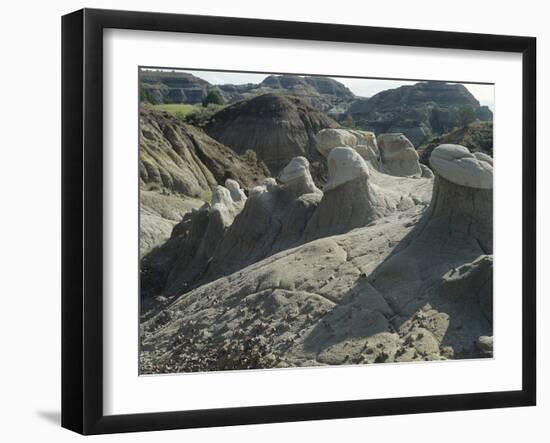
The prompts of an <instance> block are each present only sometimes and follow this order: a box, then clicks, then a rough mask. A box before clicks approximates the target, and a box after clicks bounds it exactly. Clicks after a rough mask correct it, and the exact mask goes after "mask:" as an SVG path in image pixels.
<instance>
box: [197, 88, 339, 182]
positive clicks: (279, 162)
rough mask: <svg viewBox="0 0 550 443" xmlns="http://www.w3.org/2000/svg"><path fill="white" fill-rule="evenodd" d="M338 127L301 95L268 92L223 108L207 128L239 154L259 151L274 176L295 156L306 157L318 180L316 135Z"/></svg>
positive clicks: (319, 170)
mask: <svg viewBox="0 0 550 443" xmlns="http://www.w3.org/2000/svg"><path fill="white" fill-rule="evenodd" d="M336 127H338V124H337V123H336V122H335V121H334V120H332V119H331V118H330V117H327V116H326V115H325V114H323V113H322V112H320V111H317V110H315V109H313V108H312V107H311V106H309V105H308V104H307V103H306V102H305V101H303V100H302V99H300V98H299V97H295V96H286V95H282V94H265V95H261V96H258V97H255V98H252V99H250V100H246V101H243V102H239V103H235V104H234V105H231V106H228V107H227V108H224V109H223V110H221V111H220V112H218V113H216V114H215V115H214V116H213V117H212V120H211V121H210V122H209V124H208V125H207V126H206V128H205V130H206V132H207V133H208V134H209V135H210V136H212V137H213V138H215V139H216V140H219V141H220V142H222V143H223V144H225V145H227V146H229V147H231V148H232V149H234V150H235V151H236V152H238V153H240V154H242V153H244V152H246V151H247V150H249V149H250V150H252V151H254V152H256V154H257V156H258V158H259V159H260V160H262V161H263V162H265V164H266V165H267V167H268V168H269V170H270V171H271V174H272V175H273V176H276V175H278V174H279V172H280V171H281V170H282V169H283V168H284V167H285V166H286V165H287V164H288V162H289V161H290V160H291V159H292V158H294V157H297V156H303V157H306V158H307V159H308V160H309V161H310V163H311V164H312V169H313V175H314V178H315V179H316V180H317V179H321V178H322V174H323V170H322V164H321V163H320V162H321V160H322V158H321V156H320V155H319V154H318V152H317V148H316V141H315V134H316V133H317V132H318V131H319V130H321V129H323V128H336Z"/></svg>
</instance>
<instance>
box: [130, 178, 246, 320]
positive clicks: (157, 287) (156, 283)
mask: <svg viewBox="0 0 550 443" xmlns="http://www.w3.org/2000/svg"><path fill="white" fill-rule="evenodd" d="M229 185H230V187H231V188H232V190H233V193H232V192H231V191H230V190H229V189H227V188H225V187H223V186H217V187H216V188H215V190H214V193H213V196H212V205H210V204H208V203H205V204H204V205H203V206H202V207H201V208H200V209H198V210H193V211H191V212H189V213H187V214H185V216H184V217H183V219H182V220H181V222H180V223H178V224H177V225H176V226H175V227H174V229H173V230H172V235H171V238H170V239H169V240H168V241H167V242H166V243H164V244H163V245H162V246H160V247H159V248H157V249H155V250H153V251H152V252H150V253H149V254H148V255H146V256H145V257H144V258H143V259H142V260H141V267H140V270H141V275H140V280H141V288H140V290H141V298H142V302H145V303H146V306H144V309H142V312H143V311H147V310H148V309H149V307H150V306H149V305H151V304H152V300H151V298H152V297H154V296H158V295H160V294H163V295H169V294H173V293H181V292H184V291H185V290H187V289H188V287H189V286H190V285H191V284H192V283H193V282H194V281H195V280H197V279H198V278H199V277H200V276H201V275H202V274H203V273H204V272H205V271H206V270H207V267H208V264H209V261H210V259H211V257H212V256H213V255H214V254H215V252H216V249H217V247H218V245H219V244H220V243H221V241H222V240H223V237H224V235H225V232H226V230H227V229H228V228H229V226H231V224H232V223H233V220H234V219H235V217H236V216H237V214H239V212H240V211H241V210H242V209H243V207H244V204H245V201H246V197H245V196H244V195H243V193H242V190H241V189H240V186H239V185H238V183H236V182H235V181H233V180H232V181H230V182H229ZM234 196H235V197H236V198H234ZM243 197H245V198H244V199H243Z"/></svg>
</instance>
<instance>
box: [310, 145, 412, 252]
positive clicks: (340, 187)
mask: <svg viewBox="0 0 550 443" xmlns="http://www.w3.org/2000/svg"><path fill="white" fill-rule="evenodd" d="M328 169H329V179H328V182H327V184H326V186H325V187H324V188H323V193H324V195H323V198H322V199H321V202H320V204H319V207H318V208H317V210H316V211H315V213H314V214H313V217H312V218H311V220H310V221H309V223H308V225H307V228H306V231H305V239H306V241H310V240H313V239H316V238H320V237H327V236H330V235H335V234H342V233H344V232H348V231H350V230H352V229H354V228H358V227H362V226H366V225H368V224H369V223H371V222H373V221H374V220H376V219H379V218H381V217H384V216H386V215H389V214H391V213H392V212H395V211H398V210H405V209H410V208H412V207H413V206H414V205H415V202H414V201H413V200H412V199H411V198H410V197H408V196H404V195H400V194H398V193H397V192H395V191H392V190H388V189H382V188H380V187H378V186H376V185H373V184H372V183H371V179H370V177H371V174H370V173H369V168H368V166H367V164H366V162H365V160H364V159H363V158H362V157H361V156H360V155H359V153H358V152H357V151H356V150H355V149H353V148H349V147H339V148H334V149H332V150H331V151H330V154H329V156H328Z"/></svg>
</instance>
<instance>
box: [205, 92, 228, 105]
mask: <svg viewBox="0 0 550 443" xmlns="http://www.w3.org/2000/svg"><path fill="white" fill-rule="evenodd" d="M223 104H224V100H223V97H222V95H221V93H220V91H218V90H217V89H212V90H211V91H209V92H208V94H206V97H204V99H203V100H202V105H203V106H204V107H207V106H208V105H223Z"/></svg>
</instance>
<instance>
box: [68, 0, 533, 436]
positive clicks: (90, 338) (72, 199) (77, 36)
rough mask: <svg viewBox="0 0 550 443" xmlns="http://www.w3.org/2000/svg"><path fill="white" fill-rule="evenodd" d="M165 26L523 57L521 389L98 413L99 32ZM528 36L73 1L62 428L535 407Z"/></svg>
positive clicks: (88, 430) (145, 427)
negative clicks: (81, 5)
mask: <svg viewBox="0 0 550 443" xmlns="http://www.w3.org/2000/svg"><path fill="white" fill-rule="evenodd" d="M107 28H117V29H131V30H147V31H171V32H187V33H200V34H218V35H228V36H250V37H269V38H286V39H301V40H317V41H334V42H353V43H369V44H378V45H398V46H417V47H431V48H454V49H470V50H483V51H503V52H511V53H519V54H522V60H523V61H522V63H523V120H522V130H523V140H522V174H523V179H522V180H523V189H522V193H523V214H522V220H523V233H522V236H523V237H522V239H523V257H522V263H523V267H522V288H523V291H522V346H523V347H522V358H523V361H522V389H521V390H517V391H506V392H479V393H472V394H458V395H436V396H421V397H404V398H392V399H373V400H358V401H336V402H325V403H307V404H288V405H284V404H282V405H266V406H261V407H237V408H225V409H208V410H191V411H168V412H160V413H142V414H131V415H104V413H103V407H102V404H103V374H102V371H103V338H102V324H103V318H102V315H103V314H102V313H103V300H102V286H103V275H102V268H103V227H102V223H103V210H102V207H103V198H102V195H103V189H102V187H103V185H102V178H103V166H102V165H103V148H102V137H103V111H102V109H103V87H102V85H103V78H102V77H103V38H102V36H103V30H104V29H107ZM535 151H536V39H535V38H532V37H516V36H503V35H485V34H470V33H455V32H440V31H423V30H411V29H391V28H377V27H363V26H348V25H337V24H319V23H301V22H281V21H272V20H256V19H244V18H228V17H210V16H196V15H177V14H163V13H149V12H127V11H110V10H97V9H83V10H79V11H76V12H73V13H71V14H68V15H65V16H64V17H63V18H62V200H63V203H62V426H63V427H65V428H68V429H71V430H73V431H76V432H79V433H82V434H106V433H116V432H132V431H152V430H163V429H179V428H195V427H212V426H229V425H240V424H254V423H273V422H287V421H302V420H319V419H331V418H347V417H363V416H380V415H391V414H413V413H425V412H437V411H458V410H468V409H487V408H502V407H516V406H532V405H535V404H536V275H535V273H536V154H535Z"/></svg>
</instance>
